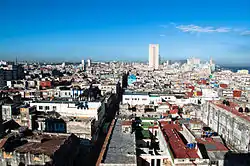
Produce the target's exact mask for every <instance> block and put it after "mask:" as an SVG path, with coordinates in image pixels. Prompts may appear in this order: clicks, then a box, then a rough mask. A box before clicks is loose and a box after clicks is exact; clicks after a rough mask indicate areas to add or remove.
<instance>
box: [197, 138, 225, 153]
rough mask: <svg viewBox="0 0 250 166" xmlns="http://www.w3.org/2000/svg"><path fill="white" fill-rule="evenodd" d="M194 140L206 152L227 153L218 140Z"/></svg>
mask: <svg viewBox="0 0 250 166" xmlns="http://www.w3.org/2000/svg"><path fill="white" fill-rule="evenodd" d="M196 140H197V142H198V143H200V144H203V145H204V146H205V147H206V150H207V151H226V152H227V151H228V148H227V147H226V146H225V145H224V144H223V142H222V140H221V139H220V138H197V139H196Z"/></svg>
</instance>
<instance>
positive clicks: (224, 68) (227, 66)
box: [219, 65, 250, 72]
mask: <svg viewBox="0 0 250 166" xmlns="http://www.w3.org/2000/svg"><path fill="white" fill-rule="evenodd" d="M219 68H220V69H223V70H231V71H232V72H237V71H238V70H248V71H250V65H249V66H245V65H244V66H240V65H239V66H234V65H232V66H230V65H220V67H219Z"/></svg>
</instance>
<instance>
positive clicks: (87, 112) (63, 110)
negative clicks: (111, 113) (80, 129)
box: [30, 100, 105, 120]
mask: <svg viewBox="0 0 250 166" xmlns="http://www.w3.org/2000/svg"><path fill="white" fill-rule="evenodd" d="M30 105H31V106H36V108H37V110H38V111H44V112H48V111H56V112H58V113H59V114H60V115H61V116H70V117H83V118H84V117H93V118H95V119H96V120H101V119H102V118H103V116H104V114H105V106H104V105H105V104H104V103H103V102H101V101H100V102H88V103H87V105H88V108H87V109H84V108H81V107H79V106H77V105H76V103H75V102H73V101H57V100H56V101H53V100H52V101H47V100H46V101H38V102H33V103H30ZM102 107H103V108H102Z"/></svg>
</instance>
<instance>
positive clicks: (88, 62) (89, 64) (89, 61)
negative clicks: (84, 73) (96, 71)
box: [87, 59, 91, 67]
mask: <svg viewBox="0 0 250 166" xmlns="http://www.w3.org/2000/svg"><path fill="white" fill-rule="evenodd" d="M87 64H88V67H90V66H91V60H90V59H88V60H87Z"/></svg>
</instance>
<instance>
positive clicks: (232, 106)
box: [211, 101, 250, 122]
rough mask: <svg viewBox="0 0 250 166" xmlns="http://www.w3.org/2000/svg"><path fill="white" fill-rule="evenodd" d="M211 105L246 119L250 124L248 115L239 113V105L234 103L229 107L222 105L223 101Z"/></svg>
mask: <svg viewBox="0 0 250 166" xmlns="http://www.w3.org/2000/svg"><path fill="white" fill-rule="evenodd" d="M211 103H213V104H214V105H216V106H217V107H220V108H222V109H224V110H226V111H228V112H231V113H232V114H234V115H236V116H238V117H240V118H242V119H245V120H246V121H248V122H250V116H249V115H247V114H246V113H242V112H239V111H238V110H237V109H236V107H237V106H238V104H236V103H234V102H230V103H229V104H230V106H227V105H225V104H223V103H222V101H211Z"/></svg>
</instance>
